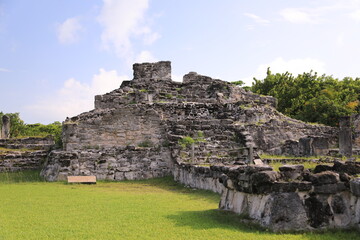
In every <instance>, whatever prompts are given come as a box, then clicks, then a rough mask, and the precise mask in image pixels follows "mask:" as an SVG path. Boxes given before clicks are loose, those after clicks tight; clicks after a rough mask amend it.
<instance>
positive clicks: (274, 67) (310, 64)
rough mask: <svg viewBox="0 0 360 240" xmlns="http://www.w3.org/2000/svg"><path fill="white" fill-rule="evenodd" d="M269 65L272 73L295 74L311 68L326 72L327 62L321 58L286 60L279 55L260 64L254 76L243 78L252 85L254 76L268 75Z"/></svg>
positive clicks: (320, 72) (258, 77)
mask: <svg viewBox="0 0 360 240" xmlns="http://www.w3.org/2000/svg"><path fill="white" fill-rule="evenodd" d="M268 67H270V70H271V72H272V73H285V72H289V73H292V74H293V75H294V76H296V75H298V74H302V73H304V72H310V71H311V70H313V71H315V72H317V73H318V74H324V73H325V63H324V62H322V61H321V60H319V59H315V58H297V59H290V60H287V61H286V60H284V59H283V58H282V57H278V58H276V59H274V60H273V61H271V62H270V63H265V64H260V65H259V66H258V68H257V70H256V73H255V74H254V75H253V76H251V77H246V78H242V80H243V81H244V82H245V83H246V85H251V82H252V80H253V77H255V78H256V79H264V78H265V77H266V72H267V68H268Z"/></svg>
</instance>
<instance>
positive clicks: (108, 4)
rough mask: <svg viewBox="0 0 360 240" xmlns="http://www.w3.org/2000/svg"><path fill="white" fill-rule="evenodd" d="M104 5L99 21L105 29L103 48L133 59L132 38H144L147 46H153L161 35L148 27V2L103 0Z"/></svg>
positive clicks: (141, 0)
mask: <svg viewBox="0 0 360 240" xmlns="http://www.w3.org/2000/svg"><path fill="white" fill-rule="evenodd" d="M103 2H104V5H103V7H102V9H101V13H100V15H99V16H98V21H99V22H100V24H101V25H102V26H103V27H104V30H103V32H102V34H101V40H102V46H103V47H104V48H105V49H107V50H111V49H112V48H114V49H115V51H116V53H117V55H118V56H119V57H123V58H130V59H131V58H132V56H133V49H132V43H131V38H133V37H143V41H144V43H145V44H152V43H153V42H154V41H156V40H157V39H158V38H159V37H160V35H159V34H158V33H155V32H153V31H152V30H151V28H150V27H149V26H148V23H147V22H148V21H147V20H148V19H146V18H145V13H146V10H147V9H148V7H149V3H148V0H132V1H128V0H116V1H115V0H103Z"/></svg>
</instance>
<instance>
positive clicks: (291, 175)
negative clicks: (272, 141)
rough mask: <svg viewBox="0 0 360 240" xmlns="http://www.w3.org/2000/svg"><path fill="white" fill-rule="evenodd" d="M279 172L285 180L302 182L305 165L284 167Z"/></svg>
mask: <svg viewBox="0 0 360 240" xmlns="http://www.w3.org/2000/svg"><path fill="white" fill-rule="evenodd" d="M279 170H280V173H281V175H282V177H283V179H284V180H296V179H299V180H301V178H302V174H303V171H304V165H283V166H281V167H279Z"/></svg>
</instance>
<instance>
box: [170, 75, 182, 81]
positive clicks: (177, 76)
mask: <svg viewBox="0 0 360 240" xmlns="http://www.w3.org/2000/svg"><path fill="white" fill-rule="evenodd" d="M171 80H173V81H175V82H182V81H183V76H182V75H179V74H171Z"/></svg>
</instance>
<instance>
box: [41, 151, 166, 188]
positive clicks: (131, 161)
mask: <svg viewBox="0 0 360 240" xmlns="http://www.w3.org/2000/svg"><path fill="white" fill-rule="evenodd" d="M171 169H172V162H171V158H170V152H169V151H168V150H166V149H161V148H135V147H124V148H121V147H119V148H110V149H98V150H96V149H90V150H74V151H52V152H51V153H50V155H49V157H48V160H47V163H46V164H45V167H44V168H43V170H42V171H41V175H42V176H43V177H45V179H46V180H47V181H62V180H66V177H67V176H75V175H82V176H89V175H95V176H96V177H97V179H98V180H117V181H120V180H135V179H148V178H155V177H164V176H168V175H171V172H172V171H171Z"/></svg>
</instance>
